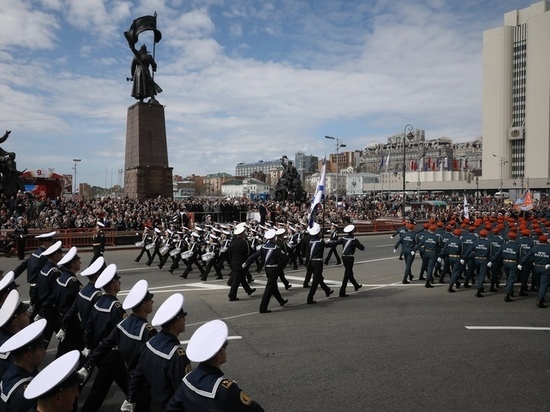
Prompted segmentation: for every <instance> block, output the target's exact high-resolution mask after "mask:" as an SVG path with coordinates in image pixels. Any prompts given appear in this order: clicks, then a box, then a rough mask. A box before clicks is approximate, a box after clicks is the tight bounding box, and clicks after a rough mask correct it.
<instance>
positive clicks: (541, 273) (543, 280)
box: [533, 266, 550, 302]
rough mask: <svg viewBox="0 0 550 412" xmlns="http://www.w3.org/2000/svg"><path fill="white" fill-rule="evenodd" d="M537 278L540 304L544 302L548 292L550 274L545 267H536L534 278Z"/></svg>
mask: <svg viewBox="0 0 550 412" xmlns="http://www.w3.org/2000/svg"><path fill="white" fill-rule="evenodd" d="M535 276H536V277H537V279H538V280H539V286H538V288H539V302H544V296H545V295H546V291H547V290H548V282H549V281H550V273H549V272H548V271H547V270H546V269H545V268H544V266H535V267H534V268H533V278H534V277H535Z"/></svg>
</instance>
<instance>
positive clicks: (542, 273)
mask: <svg viewBox="0 0 550 412" xmlns="http://www.w3.org/2000/svg"><path fill="white" fill-rule="evenodd" d="M538 240H539V243H538V244H537V245H535V246H533V247H532V248H531V250H529V252H528V253H527V254H526V255H525V256H523V257H522V258H521V260H520V267H519V268H518V269H522V268H523V265H525V264H526V263H527V262H531V263H533V277H535V276H536V277H538V278H540V286H539V290H538V292H539V296H538V299H537V307H539V308H541V309H546V308H547V306H546V304H545V295H546V291H547V289H548V281H549V273H550V272H549V271H550V245H549V244H548V238H547V237H546V236H545V235H541V236H539V239H538Z"/></svg>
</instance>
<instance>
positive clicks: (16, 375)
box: [0, 319, 46, 412]
mask: <svg viewBox="0 0 550 412" xmlns="http://www.w3.org/2000/svg"><path fill="white" fill-rule="evenodd" d="M45 327H46V319H40V320H37V321H36V322H34V323H31V324H30V325H28V326H27V327H25V328H24V329H22V330H20V331H19V332H17V334H15V335H14V336H12V337H11V338H10V339H8V340H7V341H6V342H5V343H4V344H3V345H2V346H0V353H10V354H11V358H12V360H13V363H12V364H11V365H10V367H9V368H8V370H7V371H6V372H5V373H4V376H3V377H2V383H1V384H0V388H1V392H0V412H28V411H29V410H30V409H31V408H32V407H34V406H35V405H36V402H35V401H34V400H28V399H25V397H24V396H23V393H24V392H25V388H26V387H27V385H28V384H29V382H30V381H31V380H32V379H33V378H34V377H35V376H36V375H37V374H38V367H39V366H40V365H41V364H42V362H43V361H44V355H45V354H46V347H45V341H44V337H43V336H42V332H43V331H44V328H45Z"/></svg>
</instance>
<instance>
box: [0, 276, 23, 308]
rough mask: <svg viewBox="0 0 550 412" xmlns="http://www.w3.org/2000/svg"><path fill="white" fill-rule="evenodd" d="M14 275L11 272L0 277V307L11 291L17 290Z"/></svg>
mask: <svg viewBox="0 0 550 412" xmlns="http://www.w3.org/2000/svg"><path fill="white" fill-rule="evenodd" d="M14 279H15V274H14V273H13V271H12V270H10V271H9V272H8V273H6V274H5V275H4V276H2V279H0V307H1V306H2V304H3V303H4V301H5V300H6V298H7V297H8V294H9V293H10V292H11V291H12V290H13V289H17V288H18V287H19V285H18V284H17V283H15V280H14Z"/></svg>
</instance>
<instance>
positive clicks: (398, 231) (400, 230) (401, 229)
mask: <svg viewBox="0 0 550 412" xmlns="http://www.w3.org/2000/svg"><path fill="white" fill-rule="evenodd" d="M406 231H407V221H406V220H403V226H400V227H398V228H397V229H396V231H395V232H393V233H392V235H391V236H390V239H393V238H394V237H396V236H398V235H399V237H401V236H402V235H404V234H405V232H406ZM399 260H403V249H401V251H400V252H399Z"/></svg>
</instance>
